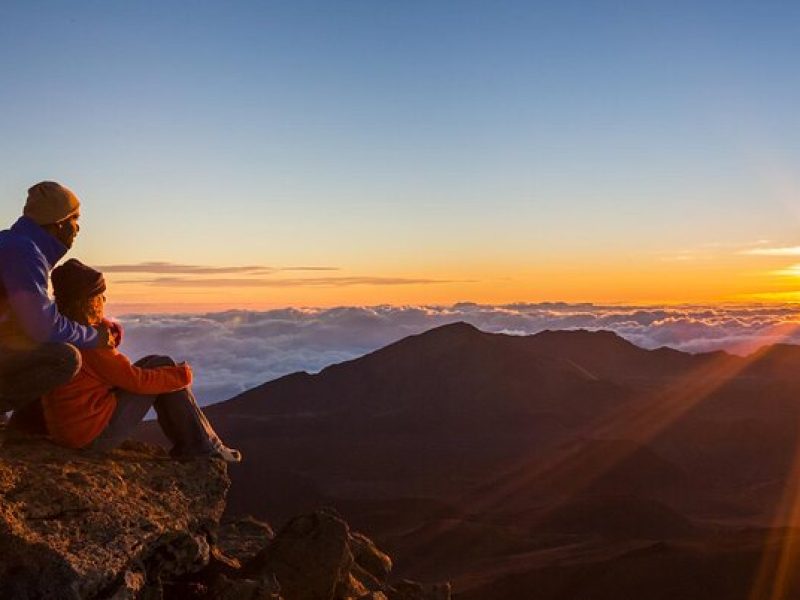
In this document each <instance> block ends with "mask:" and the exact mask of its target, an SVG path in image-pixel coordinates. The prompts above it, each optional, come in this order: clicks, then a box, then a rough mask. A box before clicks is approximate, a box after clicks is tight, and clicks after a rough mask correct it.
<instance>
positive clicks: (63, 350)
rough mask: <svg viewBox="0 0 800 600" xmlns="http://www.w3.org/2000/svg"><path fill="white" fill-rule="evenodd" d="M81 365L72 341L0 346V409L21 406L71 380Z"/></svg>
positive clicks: (14, 408)
mask: <svg viewBox="0 0 800 600" xmlns="http://www.w3.org/2000/svg"><path fill="white" fill-rule="evenodd" d="M80 368H81V354H80V352H78V349H77V348H75V347H74V346H72V345H70V344H42V345H40V346H39V347H37V348H35V349H33V350H28V351H22V352H21V351H14V350H8V349H6V348H0V412H6V411H8V410H16V409H18V408H22V407H23V406H25V405H26V404H28V403H29V402H31V401H32V400H34V399H36V398H39V397H40V396H43V395H44V394H46V393H47V392H49V391H51V390H52V389H54V388H56V387H58V386H59V385H62V384H64V383H66V382H68V381H69V380H70V379H72V378H73V377H74V376H75V375H76V373H77V372H78V371H79V370H80Z"/></svg>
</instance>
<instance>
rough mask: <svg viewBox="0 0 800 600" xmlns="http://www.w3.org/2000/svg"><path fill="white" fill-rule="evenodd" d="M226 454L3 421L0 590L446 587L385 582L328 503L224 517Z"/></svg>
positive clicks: (372, 552)
mask: <svg viewBox="0 0 800 600" xmlns="http://www.w3.org/2000/svg"><path fill="white" fill-rule="evenodd" d="M229 485H230V480H229V479H228V474H227V470H226V466H225V464H224V463H222V462H221V461H215V460H210V461H192V462H184V463H181V462H176V461H173V460H171V459H169V457H168V456H167V455H166V454H165V453H164V451H163V450H162V449H160V448H158V447H155V446H148V445H145V444H139V443H135V444H134V443H131V444H128V445H126V446H125V447H123V448H122V449H119V450H115V451H114V452H111V453H107V454H99V453H90V452H82V451H70V450H65V449H63V448H59V447H57V446H55V445H52V444H50V443H49V442H47V441H46V440H42V439H34V438H23V439H19V438H17V439H8V438H7V436H6V435H5V433H4V432H3V431H2V428H1V427H0V598H2V599H6V598H9V599H12V598H13V599H14V600H33V599H40V598H41V599H45V598H47V599H55V600H60V599H65V600H66V599H70V600H72V599H84V598H113V599H119V600H122V599H128V598H130V599H134V598H142V599H147V600H150V599H156V598H158V599H164V600H170V599H197V600H201V599H209V600H211V599H214V600H234V599H236V600H261V599H272V600H275V599H283V600H350V599H353V600H355V599H364V600H366V599H371V600H384V599H385V600H446V599H449V598H450V586H449V584H438V585H428V586H426V585H422V584H419V583H415V582H410V581H393V580H392V578H391V570H392V561H391V559H390V558H389V557H388V556H387V555H386V554H384V553H383V552H381V551H380V550H379V549H378V548H377V547H376V546H375V545H374V544H373V543H372V541H371V540H370V539H369V538H367V537H366V536H364V535H362V534H360V533H357V532H354V531H351V530H350V527H349V526H348V524H347V523H346V522H345V521H344V520H343V519H342V518H341V517H340V516H339V515H338V514H337V513H336V512H335V511H333V510H331V509H324V508H321V509H319V510H316V511H313V512H311V513H308V514H304V515H300V516H297V517H295V518H293V519H290V520H289V521H288V522H287V523H286V524H284V525H283V526H282V527H281V528H279V529H278V530H277V533H275V532H273V529H272V527H270V525H268V524H266V523H263V522H260V521H257V520H255V519H250V518H245V519H238V520H233V521H223V520H222V519H221V517H222V514H223V511H224V509H225V498H226V494H227V491H228V487H229Z"/></svg>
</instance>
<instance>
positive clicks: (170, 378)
mask: <svg viewBox="0 0 800 600" xmlns="http://www.w3.org/2000/svg"><path fill="white" fill-rule="evenodd" d="M81 357H82V358H83V366H82V367H81V370H80V371H79V372H78V374H77V375H76V376H75V377H74V378H73V379H72V381H70V382H69V383H66V384H64V385H62V386H59V387H58V388H56V389H55V390H53V391H52V392H50V393H48V394H47V395H45V396H44V397H43V398H42V404H43V406H44V417H45V422H46V423H47V430H48V432H49V433H50V436H51V437H52V438H53V441H55V442H56V443H59V444H61V445H63V446H68V447H70V448H82V447H83V446H86V445H87V444H89V443H91V442H92V441H93V440H94V439H95V438H96V437H97V436H98V435H100V432H102V431H103V429H105V427H106V425H108V422H109V420H110V419H111V415H112V414H113V413H114V409H115V408H116V406H117V399H116V397H115V395H114V391H115V389H119V390H125V391H126V392H132V393H134V394H146V395H149V394H153V395H155V394H164V393H167V392H174V391H176V390H180V389H183V388H185V387H187V386H188V385H190V384H191V383H192V371H191V369H190V368H189V365H178V366H175V367H156V368H153V369H141V368H139V367H136V366H134V365H132V364H131V361H129V360H128V358H127V357H126V356H125V355H124V354H120V352H118V351H117V350H116V349H107V348H103V349H85V350H81Z"/></svg>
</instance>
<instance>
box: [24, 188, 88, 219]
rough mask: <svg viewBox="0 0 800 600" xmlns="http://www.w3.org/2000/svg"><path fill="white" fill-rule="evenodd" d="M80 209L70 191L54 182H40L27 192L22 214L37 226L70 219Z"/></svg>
mask: <svg viewBox="0 0 800 600" xmlns="http://www.w3.org/2000/svg"><path fill="white" fill-rule="evenodd" d="M80 207H81V202H80V200H78V197H77V196H76V195H75V194H74V193H73V192H72V190H70V189H68V188H65V187H64V186H63V185H61V184H60V183H56V182H55V181H42V182H41V183H37V184H36V185H34V186H33V187H32V188H31V189H29V190H28V200H27V202H25V210H24V211H23V213H22V214H24V215H25V216H26V217H28V218H29V219H33V220H34V221H35V222H36V223H37V224H39V225H50V224H51V223H58V222H59V221H63V220H64V219H66V218H67V217H71V216H72V215H74V214H75V213H76V212H78V209H79V208H80Z"/></svg>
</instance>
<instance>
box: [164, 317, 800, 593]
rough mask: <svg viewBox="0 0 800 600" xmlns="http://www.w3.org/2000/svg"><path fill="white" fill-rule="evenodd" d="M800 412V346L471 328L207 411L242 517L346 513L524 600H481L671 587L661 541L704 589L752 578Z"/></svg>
mask: <svg viewBox="0 0 800 600" xmlns="http://www.w3.org/2000/svg"><path fill="white" fill-rule="evenodd" d="M798 406H800V350H799V349H798V348H797V347H794V346H787V345H775V346H770V347H767V348H764V349H762V350H760V351H758V352H756V353H754V354H752V355H750V356H747V357H738V356H733V355H729V354H726V353H724V352H713V353H705V354H688V353H683V352H678V351H676V350H671V349H667V348H660V349H657V350H645V349H642V348H639V347H637V346H635V345H633V344H631V343H629V342H627V341H625V340H624V339H622V338H621V337H619V336H617V335H615V334H613V333H610V332H603V331H598V332H589V331H544V332H541V333H539V334H536V335H531V336H509V335H502V334H490V333H485V332H481V331H479V330H477V329H475V328H474V327H472V326H470V325H467V324H464V323H456V324H452V325H447V326H444V327H440V328H437V329H433V330H431V331H428V332H426V333H423V334H420V335H416V336H411V337H408V338H405V339H403V340H400V341H398V342H396V343H394V344H391V345H389V346H387V347H385V348H382V349H380V350H378V351H376V352H373V353H371V354H368V355H366V356H363V357H361V358H358V359H355V360H352V361H348V362H344V363H341V364H337V365H333V366H330V367H328V368H326V369H324V370H323V371H321V372H320V373H318V374H315V375H310V374H307V373H295V374H292V375H288V376H286V377H282V378H280V379H277V380H275V381H271V382H268V383H265V384H264V385H261V386H259V387H257V388H254V389H252V390H249V391H248V392H245V393H243V394H241V395H239V396H237V397H235V398H233V399H231V400H229V401H227V402H223V403H220V404H218V405H215V406H212V407H209V408H208V410H207V413H208V414H209V416H210V418H211V419H212V420H213V422H214V424H215V426H216V427H217V429H218V430H219V431H220V433H221V434H222V435H223V436H224V437H225V438H226V440H227V441H229V443H231V444H232V445H236V446H238V447H240V448H241V449H242V450H243V452H244V454H245V456H246V457H247V458H246V460H245V462H244V463H243V464H242V465H241V466H239V467H237V468H236V469H232V478H233V481H234V484H233V487H232V489H231V493H230V496H229V502H228V509H229V511H230V512H232V513H253V514H255V515H256V516H258V517H263V518H267V519H269V520H271V521H272V522H280V521H281V519H283V518H285V517H287V516H289V515H291V514H295V513H297V512H298V511H302V510H306V509H310V508H313V507H314V506H315V505H319V504H328V505H332V506H334V507H335V508H337V510H339V511H340V512H341V513H342V514H343V515H344V516H345V517H346V518H347V519H349V520H350V521H351V522H352V523H353V524H354V526H356V527H358V528H362V529H364V530H366V531H368V532H370V533H371V534H372V535H374V536H375V537H376V539H377V540H378V542H379V543H381V544H382V545H383V546H384V547H386V548H387V550H388V551H390V552H391V553H392V555H393V556H396V557H397V569H398V572H400V573H407V574H408V575H409V576H413V577H416V578H422V579H452V580H454V581H455V584H456V587H455V589H456V591H457V592H458V591H459V590H463V591H465V593H466V591H467V590H480V592H475V593H476V594H477V593H483V594H486V590H488V589H490V587H491V582H495V581H497V582H503V583H502V585H500V584H498V585H499V587H498V588H497V589H508V590H512V589H513V590H516V591H515V592H514V594H511V595H507V596H502V594H500V595H495V596H492V595H490V594H489V595H483V596H481V595H466V596H464V597H465V598H467V597H469V598H471V597H476V598H477V597H482V598H484V597H485V598H491V597H525V593H527V592H525V593H523V592H520V591H519V590H520V589H524V590H532V589H539V588H537V587H536V586H539V585H541V586H545V587H543V588H541V589H545V588H547V589H551V590H552V594H551V595H549V596H548V595H547V594H545V593H544V592H543V595H542V596H541V597H542V598H549V597H553V598H556V597H558V598H562V597H564V598H565V597H574V594H572V592H571V591H570V590H572V589H573V588H571V587H570V585H572V584H570V583H569V582H570V581H576V579H575V578H576V577H578V579H580V580H581V581H584V580H585V581H586V582H589V581H591V578H592V577H595V576H596V577H604V576H605V575H603V573H602V572H601V571H602V568H601V567H595V566H592V567H590V566H588V565H589V564H592V565H603V564H607V566H608V572H609V573H616V572H617V570H619V572H620V573H622V572H624V571H625V570H627V569H630V568H641V569H642V573H650V575H647V576H645V575H642V577H643V578H644V579H642V581H653V582H655V581H660V580H659V579H658V576H657V575H656V574H655V566H654V565H655V564H656V563H657V559H656V558H653V554H652V553H649V554H648V553H645V554H644V555H642V556H639V555H637V554H635V552H638V551H639V550H640V549H641V548H643V547H647V548H649V547H651V546H652V544H653V543H654V542H659V541H667V540H671V541H675V540H678V539H679V540H680V543H679V544H677V545H676V546H670V548H671V549H670V551H669V552H670V554H669V556H670V557H674V558H670V561H673V562H674V563H675V564H676V565H684V566H685V568H686V569H687V573H688V572H691V573H693V574H694V575H692V576H693V577H694V576H696V577H700V578H701V580H702V577H703V576H704V575H703V574H702V573H703V569H704V568H705V565H707V566H708V569H709V571H708V577H715V576H716V575H714V573H716V572H717V570H720V571H721V570H723V567H724V566H725V565H732V564H739V562H738V561H745V562H746V561H751V559H752V556H753V555H754V554H755V553H757V550H753V549H750V550H747V552H745V554H746V557H744V558H742V556H739V555H735V554H730V553H728V551H727V550H726V548H728V544H735V543H736V542H735V541H731V540H736V539H738V538H736V536H737V535H738V534H737V531H739V530H741V528H744V527H770V526H772V525H773V524H785V522H784V521H785V519H784V520H783V521H781V520H777V521H775V520H774V519H773V515H774V513H775V509H776V507H777V506H778V503H779V502H780V501H781V500H782V499H783V497H784V493H785V491H786V489H787V483H786V482H787V478H788V476H789V474H790V473H791V472H792V469H793V468H794V466H793V461H794V457H795V454H796V452H797V445H798V431H797V425H796V424H797V423H798V422H800V418H799V417H800V410H798ZM150 435H151V437H152V434H150ZM264 507H269V508H268V509H267V510H266V511H264ZM762 537H763V536H762ZM670 543H672V542H670ZM642 544H644V546H642ZM648 544H649V545H648ZM652 547H655V548H658V547H659V546H652ZM630 552H634V554H628V553H630ZM706 552H708V553H710V554H711V555H712V556H713V557H714V559H713V560H709V561H708V562H704V559H703V558H702V557H703V556H704V555H705V554H704V553H706ZM717 558H718V559H719V560H717ZM553 564H559V565H561V566H559V567H553V566H552V565H553ZM747 564H750V563H747ZM751 566H752V565H751ZM603 572H604V571H603ZM513 574H515V575H513ZM620 576H621V575H620ZM609 577H613V575H610V576H609ZM648 577H650V579H648ZM520 582H522V583H520ZM520 585H522V586H523V587H522V588H520V587H519V586H520ZM576 585H577V584H576ZM586 585H587V587H576V588H574V589H575V590H581V591H583V590H588V589H591V586H590V585H589V583H587V584H586ZM608 585H609V586H610V587H608V589H609V590H611V589H613V584H611V583H609V584H608ZM486 586H489V587H486ZM525 586H529V587H525ZM530 586H534V587H530ZM547 586H550V587H547ZM564 586H566V587H564ZM723 587H724V586H723ZM723 587H721V588H719V589H723ZM598 589H601V588H598ZM620 589H622V588H620ZM631 589H632V590H633V589H637V590H638V589H639V588H636V587H635V586H634V587H632V588H631ZM665 589H671V588H665ZM676 589H677V588H676ZM709 589H712V588H709ZM725 589H727V588H725ZM609 593H610V592H609ZM470 594H472V592H470ZM578 595H580V594H578ZM582 597H583V596H582ZM585 597H587V598H588V597H595V596H592V595H586V596H585ZM597 597H598V598H603V597H606V596H603V595H602V594H601V595H598V596H597ZM635 597H637V598H638V599H640V600H646V598H649V597H651V596H646V595H638V596H635ZM652 597H654V598H655V597H660V596H652ZM688 597H690V596H687V598H688ZM708 598H710V599H713V598H720V599H722V598H726V596H719V595H718V596H714V595H710V596H708Z"/></svg>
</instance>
